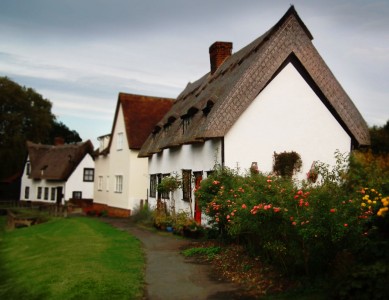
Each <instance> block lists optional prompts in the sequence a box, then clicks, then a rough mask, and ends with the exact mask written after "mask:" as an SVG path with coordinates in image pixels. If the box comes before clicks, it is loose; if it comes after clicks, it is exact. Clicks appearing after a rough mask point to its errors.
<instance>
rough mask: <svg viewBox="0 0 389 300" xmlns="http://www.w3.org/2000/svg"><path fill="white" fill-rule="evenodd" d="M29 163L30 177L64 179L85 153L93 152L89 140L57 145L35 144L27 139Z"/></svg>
mask: <svg viewBox="0 0 389 300" xmlns="http://www.w3.org/2000/svg"><path fill="white" fill-rule="evenodd" d="M27 151H28V157H29V159H30V164H31V173H30V176H29V177H30V178H33V179H47V180H60V181H64V180H67V179H68V178H69V176H70V175H71V174H72V173H73V171H74V170H75V169H76V168H77V166H78V164H79V163H80V162H81V160H82V159H83V158H84V157H85V155H87V154H90V155H92V154H93V145H92V143H91V141H90V140H88V141H86V142H83V143H77V144H64V145H59V146H52V145H42V144H35V143H33V142H30V141H27Z"/></svg>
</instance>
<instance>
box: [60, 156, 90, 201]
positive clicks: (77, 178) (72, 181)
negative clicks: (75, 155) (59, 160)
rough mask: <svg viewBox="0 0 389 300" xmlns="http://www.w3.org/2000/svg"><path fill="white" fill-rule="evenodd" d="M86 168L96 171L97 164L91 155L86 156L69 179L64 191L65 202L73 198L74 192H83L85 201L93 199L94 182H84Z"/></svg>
mask: <svg viewBox="0 0 389 300" xmlns="http://www.w3.org/2000/svg"><path fill="white" fill-rule="evenodd" d="M86 168H88V169H95V163H94V161H93V159H92V157H91V156H90V154H87V155H85V157H84V158H83V160H82V161H81V162H80V163H79V164H78V166H77V168H76V169H75V170H74V172H73V173H72V174H71V175H70V177H69V178H68V180H67V182H66V186H65V190H64V196H65V201H67V200H69V199H71V198H73V192H81V195H82V198H83V199H93V186H94V182H93V181H91V182H87V181H84V169H86ZM95 176H96V174H95Z"/></svg>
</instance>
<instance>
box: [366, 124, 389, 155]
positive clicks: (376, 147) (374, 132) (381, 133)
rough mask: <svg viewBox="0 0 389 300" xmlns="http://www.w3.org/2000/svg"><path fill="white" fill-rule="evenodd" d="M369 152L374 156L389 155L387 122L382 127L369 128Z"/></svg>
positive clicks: (388, 125) (388, 128)
mask: <svg viewBox="0 0 389 300" xmlns="http://www.w3.org/2000/svg"><path fill="white" fill-rule="evenodd" d="M370 137H371V150H372V151H373V153H374V154H380V153H381V154H382V153H389V120H388V121H387V122H386V124H385V125H384V126H382V127H377V126H373V127H372V128H370Z"/></svg>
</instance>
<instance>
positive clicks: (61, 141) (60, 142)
mask: <svg viewBox="0 0 389 300" xmlns="http://www.w3.org/2000/svg"><path fill="white" fill-rule="evenodd" d="M64 144H65V139H64V138H63V137H61V136H57V137H55V138H54V146H61V145H64Z"/></svg>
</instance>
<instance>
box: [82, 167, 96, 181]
mask: <svg viewBox="0 0 389 300" xmlns="http://www.w3.org/2000/svg"><path fill="white" fill-rule="evenodd" d="M89 172H92V173H91V174H89ZM82 178H83V181H84V182H93V181H95V169H94V168H84V173H83V177H82Z"/></svg>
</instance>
